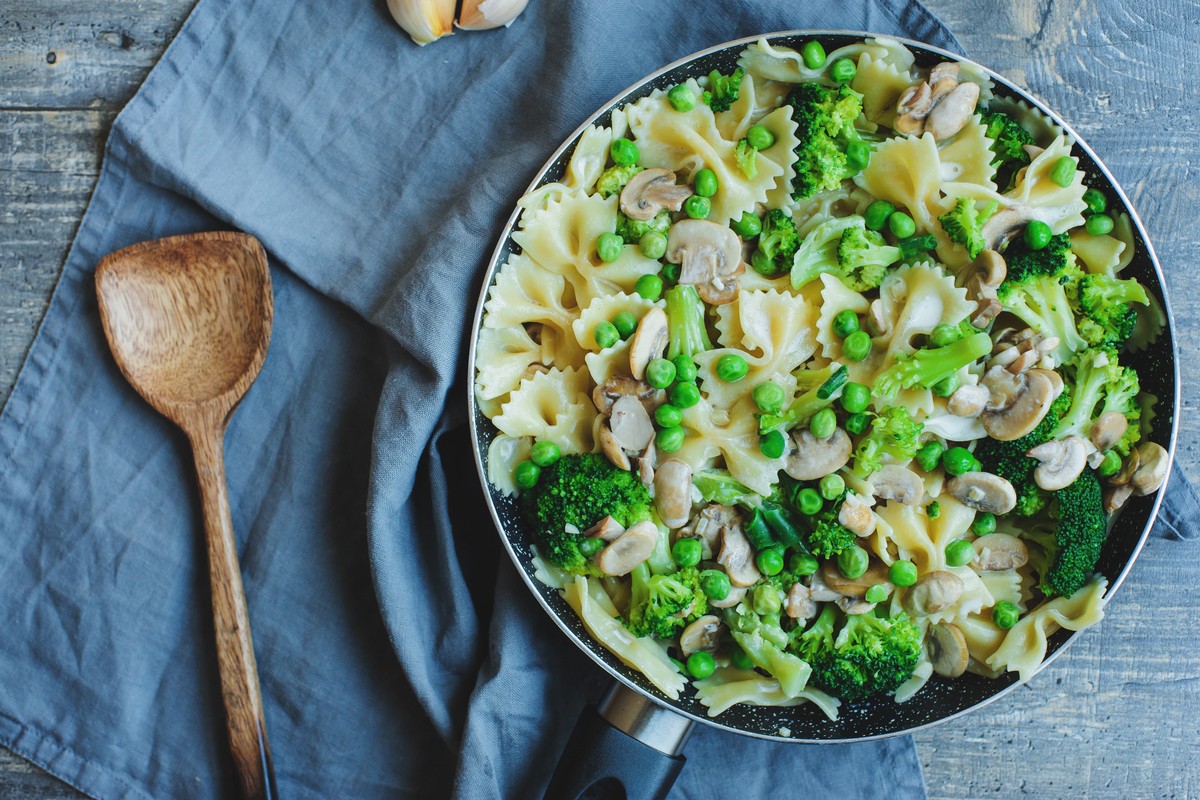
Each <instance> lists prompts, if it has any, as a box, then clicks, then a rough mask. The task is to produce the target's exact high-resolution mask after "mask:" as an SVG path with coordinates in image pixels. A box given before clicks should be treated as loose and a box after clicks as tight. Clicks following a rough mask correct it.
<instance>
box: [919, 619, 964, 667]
mask: <svg viewBox="0 0 1200 800" xmlns="http://www.w3.org/2000/svg"><path fill="white" fill-rule="evenodd" d="M925 652H926V653H928V655H929V661H930V662H931V663H932V664H933V671H934V672H936V673H937V674H938V675H941V676H942V677H943V678H957V677H958V676H959V675H962V674H963V673H964V672H966V671H967V659H968V657H969V656H968V653H967V637H965V636H963V632H962V631H961V630H959V628H958V626H957V625H952V624H950V623H948V622H939V623H937V624H936V625H930V626H929V630H928V631H926V632H925Z"/></svg>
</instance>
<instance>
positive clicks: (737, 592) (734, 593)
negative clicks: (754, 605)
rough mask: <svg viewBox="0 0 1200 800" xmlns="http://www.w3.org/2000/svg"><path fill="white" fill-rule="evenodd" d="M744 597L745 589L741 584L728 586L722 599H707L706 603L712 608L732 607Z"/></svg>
mask: <svg viewBox="0 0 1200 800" xmlns="http://www.w3.org/2000/svg"><path fill="white" fill-rule="evenodd" d="M745 599H746V590H745V589H744V588H742V587H741V586H734V587H731V588H730V590H729V594H727V595H726V596H725V599H724V600H709V601H708V604H709V605H710V606H712V607H713V608H733V607H734V606H736V605H737V604H738V603H740V602H742V601H743V600H745Z"/></svg>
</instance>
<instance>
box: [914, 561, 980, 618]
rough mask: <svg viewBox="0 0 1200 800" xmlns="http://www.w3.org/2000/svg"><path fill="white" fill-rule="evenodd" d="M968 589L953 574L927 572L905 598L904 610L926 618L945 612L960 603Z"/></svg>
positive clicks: (960, 579) (939, 571)
mask: <svg viewBox="0 0 1200 800" xmlns="http://www.w3.org/2000/svg"><path fill="white" fill-rule="evenodd" d="M965 589H966V587H965V585H964V584H963V580H962V578H960V577H958V576H957V575H955V574H954V573H953V572H946V571H945V570H942V569H938V570H934V571H933V572H926V573H925V574H924V575H922V576H921V579H920V580H919V581H917V582H916V583H915V584H913V587H912V588H911V589H909V590H908V594H907V595H905V597H904V608H905V609H906V610H907V611H908V612H909V613H910V614H913V615H915V616H919V617H926V616H929V615H930V614H936V613H937V612H939V611H944V610H945V609H947V608H949V607H950V606H952V605H954V604H955V603H957V602H958V600H959V598H960V597H962V596H963V592H964V591H965Z"/></svg>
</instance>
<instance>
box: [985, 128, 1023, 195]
mask: <svg viewBox="0 0 1200 800" xmlns="http://www.w3.org/2000/svg"><path fill="white" fill-rule="evenodd" d="M982 121H983V124H984V125H985V126H987V129H986V135H987V137H988V138H989V139H991V140H992V152H993V153H995V158H993V159H992V164H994V165H995V166H996V184H997V185H998V186H1001V187H1005V188H1007V187H1010V186H1011V185H1012V182H1013V179H1014V178H1015V177H1016V174H1017V171H1018V170H1020V169H1021V167H1023V166H1025V165H1026V164H1028V163H1029V162H1030V161H1031V160H1032V159H1031V158H1030V157H1029V152H1028V151H1027V150H1026V149H1025V145H1027V144H1033V143H1034V141H1033V136H1032V134H1030V133H1029V131H1027V130H1025V129H1024V128H1022V127H1021V126H1020V124H1019V123H1018V122H1017V121H1016V120H1015V119H1013V118H1012V117H1010V116H1008V115H1007V114H1001V113H999V112H997V113H992V114H984V115H983V116H982Z"/></svg>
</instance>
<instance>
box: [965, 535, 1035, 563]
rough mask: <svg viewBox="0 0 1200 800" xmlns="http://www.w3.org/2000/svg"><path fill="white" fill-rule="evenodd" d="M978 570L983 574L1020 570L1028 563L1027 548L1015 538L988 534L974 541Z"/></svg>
mask: <svg viewBox="0 0 1200 800" xmlns="http://www.w3.org/2000/svg"><path fill="white" fill-rule="evenodd" d="M974 544H975V552H976V553H977V554H978V556H979V569H981V570H982V571H984V572H1003V571H1004V570H1009V569H1020V568H1021V567H1023V566H1025V565H1026V564H1028V563H1029V548H1028V547H1026V545H1025V543H1024V542H1022V541H1021V540H1020V539H1018V538H1017V537H1016V536H1010V535H1009V534H1007V533H989V534H987V535H986V536H980V537H979V538H978V539H976V540H975V543H974Z"/></svg>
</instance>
